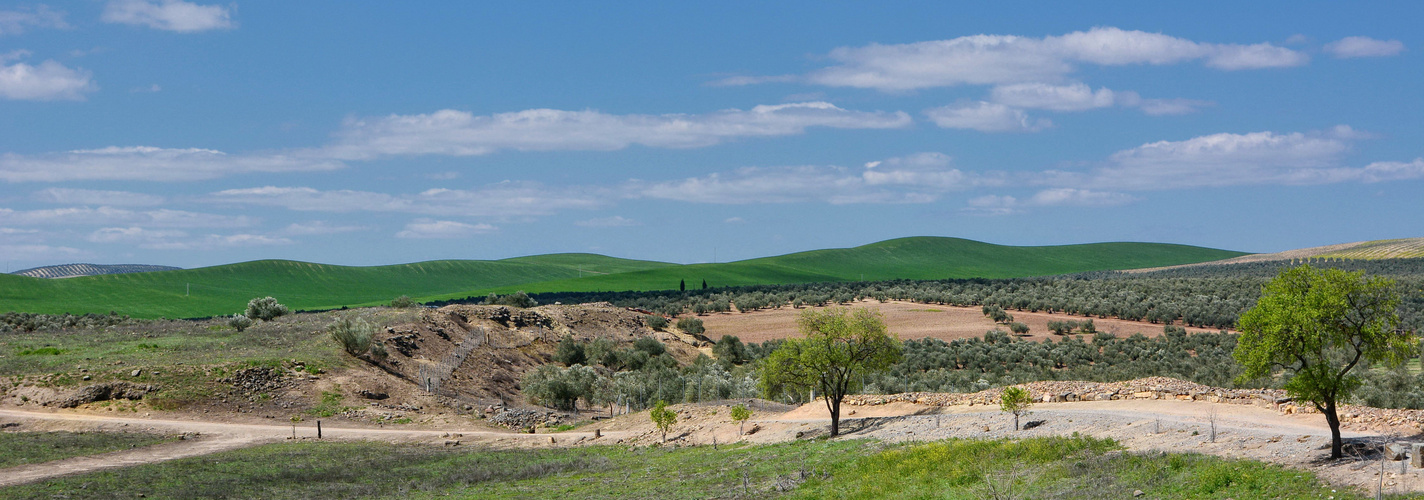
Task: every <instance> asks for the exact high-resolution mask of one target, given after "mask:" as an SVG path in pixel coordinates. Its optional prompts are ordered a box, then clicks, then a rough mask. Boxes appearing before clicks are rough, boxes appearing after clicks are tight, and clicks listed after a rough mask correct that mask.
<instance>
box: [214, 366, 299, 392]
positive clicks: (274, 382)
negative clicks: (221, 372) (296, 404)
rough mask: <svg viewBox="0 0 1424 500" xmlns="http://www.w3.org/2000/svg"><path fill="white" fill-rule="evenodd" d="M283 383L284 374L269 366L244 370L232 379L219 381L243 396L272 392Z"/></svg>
mask: <svg viewBox="0 0 1424 500" xmlns="http://www.w3.org/2000/svg"><path fill="white" fill-rule="evenodd" d="M283 382H284V381H283V375H282V372H281V371H279V370H277V369H274V368H271V367H267V366H257V367H252V368H243V369H241V370H238V371H237V372H235V373H233V374H232V376H231V377H226V378H220V379H218V383H220V384H228V385H231V386H232V388H233V390H234V391H235V392H238V393H242V394H256V393H260V392H267V391H271V390H273V389H277V388H279V387H282V385H283Z"/></svg>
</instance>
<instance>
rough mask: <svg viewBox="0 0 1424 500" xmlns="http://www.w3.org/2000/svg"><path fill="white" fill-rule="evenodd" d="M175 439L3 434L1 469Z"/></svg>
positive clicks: (116, 434)
mask: <svg viewBox="0 0 1424 500" xmlns="http://www.w3.org/2000/svg"><path fill="white" fill-rule="evenodd" d="M172 439H173V438H170V437H165V436H159V435H155V434H141V433H131V432H66V431H58V432H0V468H5V467H15V466H19V465H26V464H36V463H41V462H49V461H51V460H60V459H64V458H70V457H79V456H84V455H94V454H98V453H108V452H111V451H118V450H126V449H129V448H137V447H142V446H149V445H154V444H158V443H162V442H165V441H171V440H172ZM0 496H3V495H0Z"/></svg>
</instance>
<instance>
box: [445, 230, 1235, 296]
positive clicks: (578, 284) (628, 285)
mask: <svg viewBox="0 0 1424 500" xmlns="http://www.w3.org/2000/svg"><path fill="white" fill-rule="evenodd" d="M1241 255H1245V254H1244V253H1242V252H1233V251H1228V250H1217V249H1211V248H1203V247H1194V246H1187V245H1171V244H1163V243H1090V244H1082V245H1055V246H1036V247H1018V246H1007V245H994V244H991V243H983V242H979V241H973V240H966V239H961V238H940V237H914V238H899V239H894V240H886V241H882V242H878V243H871V244H869V245H863V246H858V247H854V248H837V249H827V250H812V251H809V252H799V253H793V254H787V255H781V256H776V257H763V258H758V259H750V260H743V261H737V262H728V263H724V264H691V265H684V266H673V267H663V268H657V269H648V270H643V271H634V272H628V273H619V274H612V275H606V276H590V277H584V278H581V279H574V280H558V281H549V282H535V283H528V284H521V285H518V286H504V287H497V288H493V289H480V290H473V291H471V292H469V293H466V294H465V295H484V294H488V293H489V292H499V293H507V292H511V291H514V290H516V289H517V290H524V291H527V292H530V293H536V292H593V291H623V290H667V289H673V288H677V286H678V282H679V281H681V280H686V282H687V286H689V287H700V286H701V285H702V280H707V283H708V286H712V287H721V286H739V285H756V284H775V283H811V282H823V281H866V280H869V281H876V280H889V279H915V280H925V279H948V278H1018V277H1026V276H1047V275H1054V274H1066V273H1076V272H1084V271H1101V270H1112V269H1135V268H1141V267H1156V266H1160V265H1161V264H1159V263H1161V262H1176V263H1194V262H1207V261H1214V260H1220V259H1225V258H1231V257H1236V256H1241ZM465 295H461V294H450V295H446V296H441V297H438V298H446V299H448V298H457V297H460V296H465Z"/></svg>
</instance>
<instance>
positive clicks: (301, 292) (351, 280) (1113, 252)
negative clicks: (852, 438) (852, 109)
mask: <svg viewBox="0 0 1424 500" xmlns="http://www.w3.org/2000/svg"><path fill="white" fill-rule="evenodd" d="M1238 255H1243V254H1241V253H1239V252H1230V251H1226V250H1214V249H1210V248H1201V247H1192V246H1185V245H1167V244H1157V243H1094V244H1088V245H1061V246H1043V247H1015V246H1004V245H992V244H988V243H981V242H977V241H970V240H964V239H958V238H931V237H919V238H902V239H897V240H889V241H882V242H879V243H873V244H870V245H865V246H860V247H855V248H843V249H832V250H816V251H810V252H801V253H794V254H789V255H782V256H778V257H766V258H761V259H751V260H744V261H738V262H730V263H725V264H693V265H685V266H684V265H676V264H668V263H662V262H648V261H637V260H627V259H617V258H613V257H605V256H601V255H592V254H553V255H537V256H531V257H519V258H513V259H505V260H498V261H473V260H462V261H455V260H447V261H430V262H420V263H414V264H401V265H395V266H377V267H348V266H333V265H325V264H312V263H306V262H294V261H281V260H264V261H254V262H244V263H240V264H231V265H224V266H214V267H206V268H200V269H187V270H181V271H160V272H150V273H135V274H112V275H103V276H86V277H78V278H67V279H62V280H45V279H39V278H29V277H24V276H14V275H0V311H22V312H34V313H48V314H58V313H65V312H68V313H74V314H81V313H107V312H109V311H117V312H120V313H122V314H127V315H129V316H133V317H135V318H157V317H169V318H188V317H206V316H215V315H222V314H228V315H230V314H234V313H237V312H241V311H242V310H243V308H244V307H246V304H247V301H248V300H249V299H252V298H254V297H263V296H268V295H270V296H274V297H276V298H277V299H278V300H280V301H281V302H282V303H283V304H286V305H287V306H289V307H292V308H293V309H331V308H339V307H342V306H351V307H354V306H362V305H381V304H386V303H389V302H390V300H391V299H393V298H395V297H397V296H400V295H409V296H411V297H415V298H416V299H417V300H421V301H428V300H434V299H449V298H464V297H466V296H470V295H475V296H480V295H486V294H488V293H489V292H491V291H498V292H501V293H508V292H513V291H517V290H526V291H529V292H531V293H532V292H579V291H621V290H665V289H672V288H676V287H677V283H678V281H679V280H683V279H685V280H687V283H688V284H689V286H701V280H704V279H705V280H706V281H707V282H708V284H709V285H711V286H715V287H721V286H733V285H751V284H770V283H807V282H822V281H859V280H886V279H942V278H971V277H981V278H1009V277H1022V276H1042V275H1052V274H1062V273H1073V272H1081V271H1096V270H1106V269H1133V268H1142V267H1156V266H1167V265H1175V264H1188V263H1197V262H1205V261H1211V260H1218V259H1224V258H1228V257H1235V256H1238Z"/></svg>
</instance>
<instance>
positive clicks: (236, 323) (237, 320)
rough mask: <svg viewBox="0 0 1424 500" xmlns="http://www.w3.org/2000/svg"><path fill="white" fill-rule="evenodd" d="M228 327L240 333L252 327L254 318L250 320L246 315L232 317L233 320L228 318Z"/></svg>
mask: <svg viewBox="0 0 1424 500" xmlns="http://www.w3.org/2000/svg"><path fill="white" fill-rule="evenodd" d="M228 326H232V328H236V329H238V332H242V330H245V329H248V328H249V326H252V318H248V316H244V315H232V318H228Z"/></svg>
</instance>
